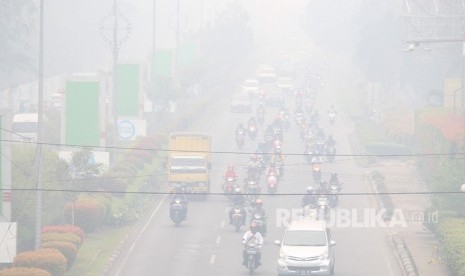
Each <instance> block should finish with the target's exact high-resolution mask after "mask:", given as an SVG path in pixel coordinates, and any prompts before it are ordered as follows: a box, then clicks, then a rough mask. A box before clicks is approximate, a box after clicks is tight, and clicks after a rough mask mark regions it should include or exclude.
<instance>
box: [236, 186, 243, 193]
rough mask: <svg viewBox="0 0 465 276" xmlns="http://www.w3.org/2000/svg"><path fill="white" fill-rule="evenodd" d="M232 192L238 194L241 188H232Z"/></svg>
mask: <svg viewBox="0 0 465 276" xmlns="http://www.w3.org/2000/svg"><path fill="white" fill-rule="evenodd" d="M234 192H235V193H236V194H240V193H241V192H242V191H241V188H239V187H237V188H236V189H234Z"/></svg>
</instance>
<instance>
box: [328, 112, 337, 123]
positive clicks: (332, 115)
mask: <svg viewBox="0 0 465 276" xmlns="http://www.w3.org/2000/svg"><path fill="white" fill-rule="evenodd" d="M328 119H329V124H330V125H334V122H335V120H336V112H328Z"/></svg>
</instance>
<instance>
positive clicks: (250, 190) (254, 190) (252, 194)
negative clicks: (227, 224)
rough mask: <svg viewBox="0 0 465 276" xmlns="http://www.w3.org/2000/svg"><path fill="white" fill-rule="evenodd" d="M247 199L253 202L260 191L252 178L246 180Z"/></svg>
mask: <svg viewBox="0 0 465 276" xmlns="http://www.w3.org/2000/svg"><path fill="white" fill-rule="evenodd" d="M246 191H247V200H248V201H249V202H250V203H254V202H255V200H256V199H257V196H258V193H260V187H259V186H258V182H257V181H255V180H254V179H249V180H247V189H246Z"/></svg>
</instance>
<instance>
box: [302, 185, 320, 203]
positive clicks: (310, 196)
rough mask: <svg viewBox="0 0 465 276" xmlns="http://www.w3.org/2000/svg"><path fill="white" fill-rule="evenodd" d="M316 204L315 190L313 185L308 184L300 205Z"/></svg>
mask: <svg viewBox="0 0 465 276" xmlns="http://www.w3.org/2000/svg"><path fill="white" fill-rule="evenodd" d="M316 204H317V198H316V196H315V190H314V189H313V187H311V186H308V187H307V194H306V195H304V197H303V198H302V207H305V206H307V205H312V206H315V205H316Z"/></svg>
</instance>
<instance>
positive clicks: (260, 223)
mask: <svg viewBox="0 0 465 276" xmlns="http://www.w3.org/2000/svg"><path fill="white" fill-rule="evenodd" d="M251 223H255V224H256V225H257V227H258V232H260V234H262V236H263V237H265V236H266V220H265V218H264V217H262V215H261V214H260V213H254V214H253V216H252V221H251Z"/></svg>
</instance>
